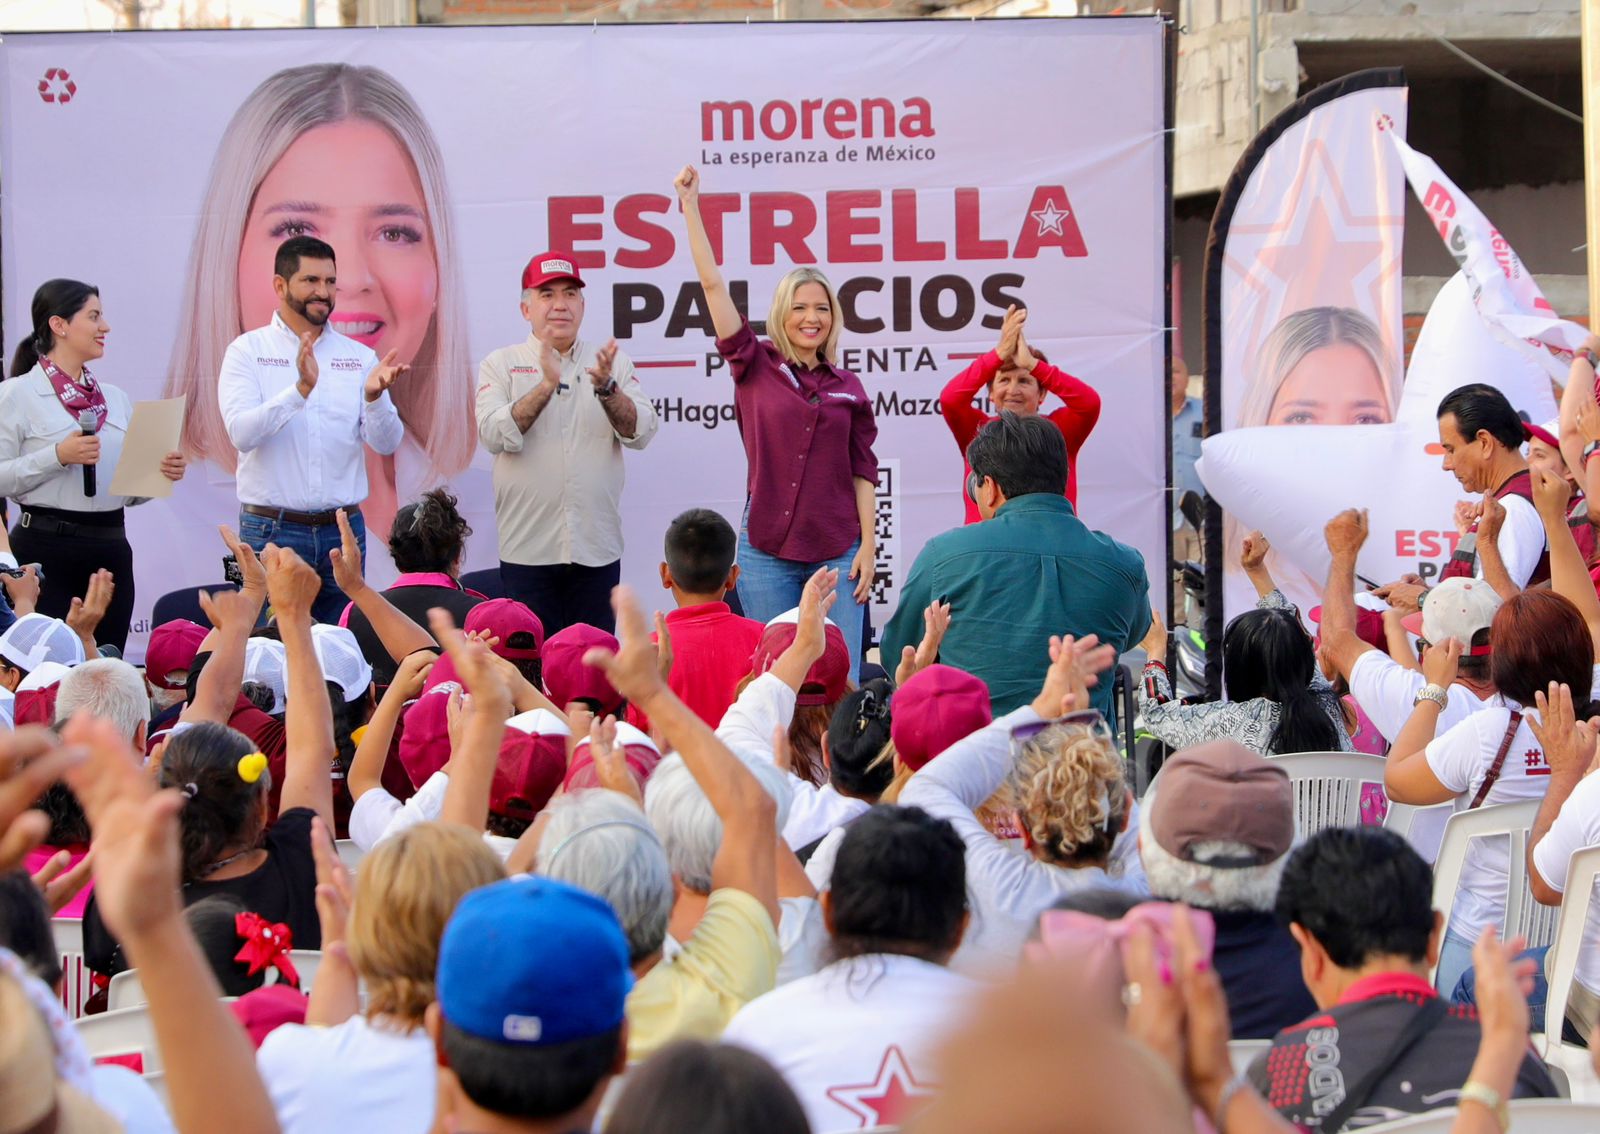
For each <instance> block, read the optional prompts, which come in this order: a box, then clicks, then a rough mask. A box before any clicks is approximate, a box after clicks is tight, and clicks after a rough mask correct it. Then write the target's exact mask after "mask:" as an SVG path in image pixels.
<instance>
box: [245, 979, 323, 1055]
mask: <svg viewBox="0 0 1600 1134" xmlns="http://www.w3.org/2000/svg"><path fill="white" fill-rule="evenodd" d="M310 1003H311V1002H310V1001H309V1000H307V999H306V994H305V993H303V992H301V991H300V990H299V989H298V988H290V987H289V986H288V985H286V984H267V985H262V986H261V987H260V988H257V989H254V990H252V991H250V992H247V993H245V994H244V995H243V996H241V997H239V999H237V1000H235V1001H233V1003H231V1004H229V1005H228V1009H229V1010H230V1011H231V1012H232V1013H233V1014H234V1016H235V1017H236V1018H237V1019H238V1021H239V1023H241V1024H243V1025H244V1030H245V1032H246V1034H248V1035H249V1036H250V1044H251V1046H253V1047H256V1048H259V1047H260V1046H261V1041H262V1040H264V1039H266V1038H267V1037H268V1036H269V1035H271V1034H272V1033H273V1032H274V1031H276V1030H277V1029H278V1028H281V1027H283V1025H285V1024H303V1023H305V1022H306V1008H307V1007H309V1005H310Z"/></svg>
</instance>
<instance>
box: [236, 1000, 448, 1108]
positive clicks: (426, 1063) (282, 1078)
mask: <svg viewBox="0 0 1600 1134" xmlns="http://www.w3.org/2000/svg"><path fill="white" fill-rule="evenodd" d="M256 1068H257V1070H259V1071H260V1072H261V1079H262V1081H263V1082H264V1083H265V1084H266V1086H267V1093H268V1094H270V1095H271V1096H272V1107H273V1109H274V1110H276V1111H277V1112H278V1122H279V1123H280V1124H281V1125H282V1127H283V1132H284V1134H321V1132H323V1131H329V1130H352V1131H353V1130H381V1131H383V1132H384V1134H408V1132H414V1134H426V1132H427V1131H428V1130H431V1129H432V1128H433V1111H434V1106H435V1102H436V1100H435V1095H436V1094H437V1080H436V1078H435V1076H436V1075H437V1073H438V1072H437V1069H436V1066H435V1059H434V1051H433V1041H431V1040H430V1039H429V1038H428V1033H427V1032H426V1031H425V1030H424V1029H422V1028H417V1029H416V1030H414V1031H411V1032H405V1033H402V1032H398V1031H389V1030H387V1029H385V1028H381V1027H373V1026H372V1025H371V1024H369V1023H368V1022H367V1020H366V1017H364V1016H352V1017H351V1018H350V1019H348V1020H346V1021H345V1022H344V1023H342V1024H337V1025H335V1026H333V1027H331V1028H314V1027H309V1026H306V1025H303V1024H285V1025H283V1026H282V1027H281V1028H277V1029H275V1030H274V1031H273V1032H272V1033H271V1034H270V1035H268V1036H267V1038H266V1040H264V1041H263V1042H262V1044H261V1050H260V1051H258V1052H256Z"/></svg>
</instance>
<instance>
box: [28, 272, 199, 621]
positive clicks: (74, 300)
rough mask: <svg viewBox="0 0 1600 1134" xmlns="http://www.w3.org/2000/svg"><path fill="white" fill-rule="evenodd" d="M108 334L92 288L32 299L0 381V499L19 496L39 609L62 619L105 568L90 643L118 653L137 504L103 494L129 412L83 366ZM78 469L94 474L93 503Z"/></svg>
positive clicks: (172, 458) (100, 350) (175, 464)
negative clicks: (128, 525)
mask: <svg viewBox="0 0 1600 1134" xmlns="http://www.w3.org/2000/svg"><path fill="white" fill-rule="evenodd" d="M110 330H111V328H110V326H109V325H107V323H106V321H105V315H104V312H103V311H102V309H101V305H100V291H99V289H98V288H96V287H95V286H94V285H93V284H86V283H80V282H79V281H77V280H50V281H48V282H46V283H44V284H42V285H40V287H39V290H38V291H36V292H34V293H33V331H32V333H31V334H30V335H29V336H28V337H27V338H26V339H24V340H23V341H22V342H21V343H19V344H18V345H17V351H16V354H15V355H14V356H13V358H12V360H11V379H10V380H9V381H6V382H3V383H0V496H6V497H9V498H11V499H12V500H15V501H16V502H17V506H18V510H19V513H20V514H19V516H18V518H17V522H16V525H15V526H14V527H13V528H12V529H11V548H12V551H13V552H14V553H15V554H16V556H17V558H18V561H19V562H23V563H27V562H36V563H38V564H39V565H40V566H41V567H42V568H43V571H44V587H43V589H42V590H41V591H40V594H39V606H38V610H39V613H41V614H49V615H53V616H54V617H56V618H65V617H66V616H67V613H68V611H69V610H70V609H71V607H72V599H73V597H74V596H75V595H82V594H84V593H85V591H86V590H87V589H88V586H89V578H90V576H92V575H93V574H94V573H95V571H97V570H98V569H100V568H102V567H104V568H107V569H109V570H110V571H111V574H112V580H113V582H114V584H115V587H116V590H115V592H114V593H113V595H112V598H111V605H110V608H109V609H108V610H107V611H106V615H105V617H104V618H103V619H102V620H101V622H100V625H99V628H98V629H97V630H96V635H95V636H96V640H97V641H98V642H99V643H100V644H101V645H110V646H115V647H116V648H117V649H118V650H119V651H120V650H121V649H122V648H123V646H124V645H126V643H127V640H128V626H129V623H130V622H131V621H132V617H133V550H132V549H131V548H130V547H129V546H128V537H127V534H126V532H125V531H124V529H123V523H122V510H123V508H124V507H125V506H127V505H131V504H143V503H144V498H143V497H125V496H116V495H113V494H112V492H111V478H112V476H113V475H115V473H116V471H117V461H118V460H119V459H120V458H121V456H122V445H123V442H124V441H125V440H126V438H127V432H128V420H129V417H130V416H131V414H132V411H133V407H132V404H131V403H130V402H129V401H128V395H126V394H124V393H123V392H122V391H121V390H119V389H118V388H117V387H115V386H112V385H109V384H107V383H104V382H98V381H96V380H95V379H94V377H93V376H91V375H90V373H89V368H88V366H87V365H86V364H87V363H89V362H93V361H95V360H96V359H98V358H100V356H101V355H103V354H105V349H106V348H105V338H106V334H107V333H108V332H109V331H110ZM184 465H185V461H184V458H183V455H182V454H181V453H176V452H174V453H168V454H167V455H166V457H165V459H163V460H162V462H161V472H162V473H163V475H165V476H166V477H167V478H168V479H169V480H181V479H182V478H183V472H184ZM85 469H93V470H94V485H93V487H94V492H93V494H92V495H91V494H89V493H88V492H86V491H85V489H86V488H88V487H89V486H88V485H86V484H85V483H84V481H85V477H84V470H85Z"/></svg>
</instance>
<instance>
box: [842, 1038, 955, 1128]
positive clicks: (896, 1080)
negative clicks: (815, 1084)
mask: <svg viewBox="0 0 1600 1134" xmlns="http://www.w3.org/2000/svg"><path fill="white" fill-rule="evenodd" d="M932 1093H933V1086H932V1084H930V1083H918V1082H917V1080H916V1076H914V1075H912V1073H911V1068H910V1067H909V1066H908V1065H907V1063H906V1057H905V1055H904V1053H902V1052H901V1050H900V1048H899V1047H898V1046H897V1045H890V1047H889V1049H888V1050H887V1051H885V1052H884V1053H883V1062H882V1063H880V1064H879V1065H878V1074H877V1078H875V1079H874V1080H873V1081H872V1082H870V1083H860V1084H857V1085H855V1086H840V1087H829V1088H828V1097H829V1098H830V1099H832V1100H833V1101H834V1102H836V1103H838V1104H839V1105H840V1106H842V1107H844V1108H845V1109H846V1110H848V1111H849V1112H850V1113H851V1114H853V1115H855V1116H856V1117H857V1118H859V1119H861V1120H862V1121H861V1125H862V1127H868V1126H894V1125H896V1124H898V1123H899V1122H900V1121H901V1119H903V1118H904V1117H905V1116H906V1114H907V1112H908V1111H909V1110H910V1109H911V1107H912V1105H913V1104H915V1102H916V1101H917V1100H918V1099H923V1098H927V1097H928V1096H929V1095H931V1094H932Z"/></svg>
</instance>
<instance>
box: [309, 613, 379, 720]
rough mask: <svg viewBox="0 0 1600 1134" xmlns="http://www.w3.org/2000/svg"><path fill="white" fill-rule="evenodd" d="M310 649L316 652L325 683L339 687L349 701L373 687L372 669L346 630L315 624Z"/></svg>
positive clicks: (361, 695)
mask: <svg viewBox="0 0 1600 1134" xmlns="http://www.w3.org/2000/svg"><path fill="white" fill-rule="evenodd" d="M311 646H312V648H313V649H315V650H316V651H317V662H318V664H319V665H321V666H322V679H323V680H324V681H331V682H333V683H334V684H335V685H337V686H338V687H339V691H340V692H341V693H343V694H344V699H345V700H346V701H354V700H355V699H356V698H358V697H364V696H366V694H367V689H368V688H369V687H370V686H371V685H372V666H371V665H369V664H368V663H367V659H366V658H365V657H364V656H363V655H362V653H361V645H360V643H358V642H357V641H356V636H355V635H354V634H353V633H351V632H350V630H349V629H348V628H347V627H344V626H329V625H327V624H326V623H323V622H318V623H316V624H315V625H313V626H312V627H311Z"/></svg>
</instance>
